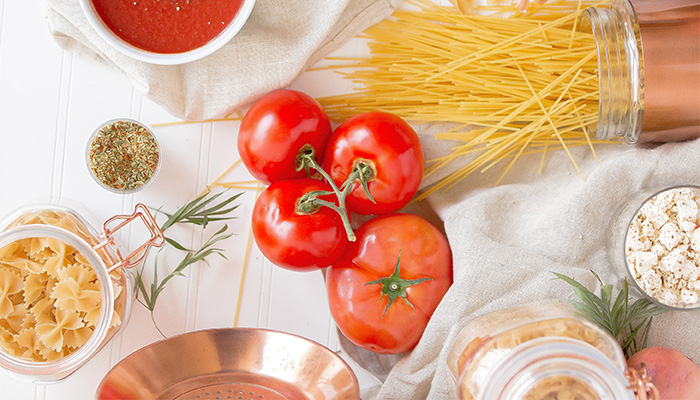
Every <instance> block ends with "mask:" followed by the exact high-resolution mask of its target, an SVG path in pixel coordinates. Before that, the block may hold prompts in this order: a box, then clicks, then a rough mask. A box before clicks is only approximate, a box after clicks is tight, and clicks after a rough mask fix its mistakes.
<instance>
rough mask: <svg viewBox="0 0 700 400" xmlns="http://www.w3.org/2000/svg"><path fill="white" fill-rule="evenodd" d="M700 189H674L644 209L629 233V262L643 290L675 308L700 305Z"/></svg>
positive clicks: (653, 200) (629, 229) (631, 225)
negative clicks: (699, 224)
mask: <svg viewBox="0 0 700 400" xmlns="http://www.w3.org/2000/svg"><path fill="white" fill-rule="evenodd" d="M699 222H700V190H698V189H696V188H691V187H687V188H674V189H669V190H666V191H664V192H661V193H659V194H658V195H656V196H654V197H653V198H651V199H649V201H647V202H646V203H645V204H644V205H642V207H640V209H639V212H638V213H637V215H635V217H634V218H633V220H632V221H631V222H630V225H629V227H628V230H627V237H626V241H625V248H626V254H625V256H626V259H627V264H628V266H629V268H630V271H631V273H632V275H633V276H634V278H635V281H636V282H637V284H638V285H639V287H640V288H641V289H642V290H643V291H644V292H646V293H647V294H648V295H649V296H651V297H653V298H654V299H656V300H658V301H659V302H661V303H663V304H666V305H669V306H671V307H694V306H697V305H698V304H700V300H699V299H698V297H699V296H700V226H698V223H699Z"/></svg>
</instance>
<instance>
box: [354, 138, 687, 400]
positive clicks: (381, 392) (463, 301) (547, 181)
mask: <svg viewBox="0 0 700 400" xmlns="http://www.w3.org/2000/svg"><path fill="white" fill-rule="evenodd" d="M698 129H700V127H698ZM422 140H423V143H424V146H425V149H424V150H425V152H426V153H427V154H426V159H430V158H432V157H435V156H436V155H438V154H445V151H446V148H445V147H444V146H445V144H442V145H441V144H436V143H435V140H431V139H430V135H428V134H425V133H423V134H422ZM596 150H597V154H598V157H599V162H596V160H595V158H594V157H593V155H592V152H591V151H590V150H589V149H587V148H576V149H572V153H573V155H574V158H575V159H576V161H577V163H578V165H579V167H580V168H581V171H582V172H583V175H584V177H585V178H586V180H585V181H584V180H583V179H582V178H581V176H580V175H579V174H578V172H577V171H576V169H575V168H574V166H573V164H572V163H571V161H570V160H569V158H568V157H567V155H566V154H565V153H564V152H563V151H556V152H551V153H549V154H548V155H547V156H546V159H545V163H544V169H543V171H542V174H538V173H537V169H538V167H539V164H540V156H538V155H534V156H529V157H527V158H524V159H522V160H521V161H519V162H518V163H516V164H515V167H514V168H513V170H511V171H510V172H509V174H508V175H506V178H505V179H504V181H503V182H502V184H501V185H499V186H494V183H495V182H496V179H497V178H498V176H500V173H501V170H494V171H489V172H487V173H484V174H475V175H472V176H470V177H467V178H466V179H465V180H464V181H462V182H461V183H460V184H459V185H458V186H457V187H455V188H453V189H451V190H450V191H448V192H446V193H435V194H434V195H432V196H431V197H429V198H428V200H429V202H430V204H431V206H432V207H433V208H434V209H435V211H436V212H437V214H438V215H439V216H440V218H441V219H442V220H443V221H445V230H446V233H447V237H448V239H449V241H450V245H451V247H452V252H453V257H454V284H453V285H452V287H451V288H450V290H449V291H448V292H447V294H446V295H445V297H444V299H443V301H442V302H441V303H440V305H439V306H438V308H437V310H436V311H435V314H434V315H433V317H432V319H431V320H430V323H429V324H428V327H427V329H426V331H425V334H424V336H423V338H422V339H421V341H420V342H419V343H418V345H417V347H416V348H415V349H414V350H413V351H412V352H410V353H407V354H404V355H402V356H399V357H396V356H394V357H388V356H378V355H374V354H371V353H370V352H366V351H362V350H358V349H357V348H354V347H352V346H350V345H348V343H347V342H343V345H344V348H346V349H347V351H348V352H349V353H350V354H351V355H352V356H353V357H354V358H356V359H359V360H362V363H363V364H364V365H367V366H368V368H369V369H370V370H371V371H373V372H374V373H375V374H376V375H377V376H378V377H380V378H382V379H385V381H384V384H383V385H382V386H381V388H375V390H370V391H367V392H366V393H364V396H363V398H364V399H370V398H376V399H392V400H394V399H425V398H428V399H448V398H455V397H451V396H455V392H454V383H453V381H452V378H451V376H450V372H449V369H448V368H447V364H446V360H447V355H448V353H449V350H450V347H451V345H452V342H453V341H454V339H455V337H456V336H457V334H458V333H459V331H460V329H461V328H462V327H463V326H464V325H465V324H466V323H467V322H468V321H470V320H471V319H473V318H474V317H476V316H479V315H482V314H485V313H488V312H492V311H497V310H501V309H504V308H509V307H512V306H516V305H519V304H523V303H526V302H531V301H536V300H541V299H545V298H552V299H559V300H564V301H568V300H571V299H575V296H574V295H573V292H572V290H571V287H570V286H569V285H568V284H566V283H565V282H563V281H561V280H558V279H553V278H554V275H552V273H551V271H554V272H559V273H562V274H565V275H568V276H572V277H574V278H575V279H577V280H578V281H579V282H581V283H582V284H584V285H585V286H587V287H588V288H589V289H591V290H593V289H595V292H596V293H599V292H598V289H599V287H600V285H599V284H598V282H597V281H596V279H595V277H594V276H593V275H592V274H591V273H590V272H589V271H590V270H593V271H595V272H596V273H597V274H599V275H600V277H601V278H602V280H603V281H604V282H605V283H614V284H615V288H616V289H618V288H619V287H620V283H621V279H622V278H621V277H622V276H623V274H624V272H622V271H620V270H614V269H613V267H612V263H611V262H610V260H609V258H608V251H607V249H606V242H607V238H608V235H609V234H615V235H622V234H623V232H610V230H609V229H608V228H609V225H610V223H611V221H612V220H613V219H614V218H615V216H616V213H617V212H618V211H619V208H620V207H621V206H622V205H623V204H624V203H625V202H626V201H627V200H628V199H630V198H631V197H632V196H633V194H635V193H636V192H638V191H640V190H642V189H646V188H655V187H660V188H663V187H668V186H672V185H676V184H695V185H698V184H700V140H694V141H688V142H683V143H666V144H648V145H623V144H611V145H599V146H597V147H596ZM435 179H436V178H432V179H430V181H429V182H427V183H430V182H432V181H434V180H435ZM633 296H635V298H637V297H639V296H638V295H637V294H636V293H634V294H633ZM648 345H649V346H654V345H664V346H671V347H674V348H676V349H678V350H680V351H682V352H683V353H684V354H686V355H687V356H688V357H690V358H691V359H692V360H693V361H694V362H695V363H696V364H697V363H700V311H674V312H667V313H665V314H662V315H660V316H657V317H655V318H654V323H653V325H652V328H651V333H650V337H649V342H648ZM397 360H398V362H396V361H397ZM395 362H396V364H395V365H394V363H395ZM392 366H393V367H392ZM377 392H378V393H377Z"/></svg>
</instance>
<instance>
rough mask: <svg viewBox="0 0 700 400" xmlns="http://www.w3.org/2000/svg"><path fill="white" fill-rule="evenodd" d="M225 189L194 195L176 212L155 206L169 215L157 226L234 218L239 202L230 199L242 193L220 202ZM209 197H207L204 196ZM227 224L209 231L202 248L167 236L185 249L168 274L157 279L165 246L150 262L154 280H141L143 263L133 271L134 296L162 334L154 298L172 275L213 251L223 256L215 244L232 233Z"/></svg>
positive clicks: (171, 245) (204, 258) (168, 240)
mask: <svg viewBox="0 0 700 400" xmlns="http://www.w3.org/2000/svg"><path fill="white" fill-rule="evenodd" d="M224 193H226V192H221V193H217V194H215V195H213V196H210V197H208V195H209V192H207V193H204V194H203V195H201V196H199V197H197V198H196V199H194V200H192V201H190V202H189V203H187V204H185V205H184V206H182V207H180V208H179V209H178V210H177V211H176V212H175V213H173V214H168V213H166V212H164V211H161V210H160V209H157V210H156V212H157V213H158V214H163V215H165V216H167V217H168V219H167V220H166V221H165V222H164V223H163V224H162V225H161V226H160V229H161V230H162V231H163V232H164V233H165V231H166V230H167V229H168V228H170V227H172V226H174V225H177V224H194V225H198V226H201V227H202V228H206V226H207V224H209V222H214V221H226V220H230V219H233V218H235V217H234V216H232V215H230V214H231V212H233V211H234V210H235V209H236V208H238V205H233V202H234V201H235V200H236V199H238V197H239V196H240V195H241V193H238V194H235V195H233V196H230V197H227V198H225V199H223V200H221V201H219V202H217V200H218V199H219V197H221V196H222V195H223V194H224ZM207 197H208V198H207ZM227 230H228V225H224V226H223V227H222V228H221V229H219V230H218V231H216V232H215V233H214V234H212V235H211V236H210V237H209V239H208V240H207V241H206V242H205V243H204V245H202V247H201V248H199V249H197V250H192V249H188V248H186V247H184V246H182V245H181V244H180V243H178V242H177V241H175V240H174V239H172V238H170V237H168V236H166V237H165V241H166V243H168V244H169V245H170V247H172V248H174V249H176V250H178V251H182V252H185V257H184V258H183V259H182V261H180V262H179V263H178V265H177V266H176V267H175V269H173V270H172V271H171V272H170V273H169V274H167V275H166V276H165V277H164V278H163V279H161V280H159V279H158V255H159V254H160V252H161V251H163V250H164V249H165V248H167V247H162V248H161V249H160V250H159V251H158V253H157V254H156V256H155V261H154V263H153V281H152V282H151V284H150V285H147V284H146V283H144V275H143V273H144V268H145V266H146V263H144V264H143V266H142V267H141V269H140V270H139V271H137V273H136V288H137V296H136V299H137V300H138V302H139V303H141V304H142V305H143V306H144V307H146V309H148V311H150V313H151V320H152V321H153V324H154V325H155V327H156V329H157V330H158V332H160V334H161V335H163V332H162V331H161V330H160V328H159V327H158V324H157V323H156V321H155V318H154V315H153V312H154V310H155V307H156V301H157V300H158V296H159V295H160V293H161V292H162V291H163V289H165V285H166V284H167V283H168V281H170V280H171V279H172V278H174V277H176V276H184V274H183V271H184V270H185V269H187V267H189V266H191V265H193V264H196V263H198V262H200V261H203V262H205V263H207V264H209V262H208V257H210V256H212V255H218V256H220V257H223V258H224V259H226V256H225V255H224V253H223V249H221V248H219V247H216V244H217V243H219V242H221V241H223V240H226V239H228V238H230V237H231V236H233V234H232V233H227ZM163 336H165V335H163Z"/></svg>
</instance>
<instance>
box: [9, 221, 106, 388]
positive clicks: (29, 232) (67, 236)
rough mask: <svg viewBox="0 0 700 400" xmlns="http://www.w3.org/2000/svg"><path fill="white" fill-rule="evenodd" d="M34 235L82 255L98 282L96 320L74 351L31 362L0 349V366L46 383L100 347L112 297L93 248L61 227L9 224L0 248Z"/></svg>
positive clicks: (80, 363) (104, 266) (102, 267)
mask: <svg viewBox="0 0 700 400" xmlns="http://www.w3.org/2000/svg"><path fill="white" fill-rule="evenodd" d="M35 237H50V238H53V239H58V240H61V241H63V242H64V243H66V244H68V245H70V246H72V247H73V248H75V250H77V251H78V252H80V253H81V254H82V255H83V256H85V258H86V259H87V260H88V262H89V263H90V266H91V267H92V269H93V271H94V272H95V275H96V276H97V279H98V281H99V283H100V295H101V301H102V302H101V306H100V316H99V320H98V322H97V324H96V326H95V330H94V331H93V333H92V334H91V335H90V338H89V339H88V340H87V342H85V343H84V344H83V345H82V346H80V347H79V348H78V349H77V350H76V351H75V352H73V353H71V354H69V355H67V356H65V357H61V358H60V359H58V360H54V361H46V362H32V361H25V360H21V359H18V358H16V357H12V356H10V355H8V354H6V353H5V352H3V351H1V350H0V367H3V368H5V369H6V370H7V371H8V372H11V373H14V374H16V375H18V376H20V377H25V378H31V379H32V380H33V381H35V382H50V381H55V380H56V379H55V378H54V377H57V376H64V375H65V373H66V372H67V371H71V372H72V371H74V370H76V369H77V368H79V367H80V366H82V365H83V364H84V363H86V362H87V361H88V360H89V359H90V357H92V356H93V355H94V354H95V353H96V352H97V351H98V350H99V349H100V347H101V345H102V342H103V340H104V339H105V337H106V336H107V334H108V331H109V328H110V326H111V322H112V315H111V312H112V310H113V308H114V302H115V296H114V288H113V287H112V283H111V282H112V280H111V277H110V276H109V273H108V272H107V266H106V265H105V263H104V261H103V260H102V258H101V257H100V256H99V255H98V253H97V251H96V250H94V249H93V248H92V247H91V246H90V244H89V243H87V242H86V241H85V240H84V239H83V238H81V237H80V236H78V235H76V234H74V233H73V232H70V231H68V230H66V229H64V228H60V227H56V226H51V225H39V224H32V225H23V226H18V227H13V228H10V229H9V230H7V231H5V232H2V233H0V248H3V247H5V246H7V245H9V244H11V243H14V242H16V241H18V240H22V239H28V238H35ZM65 376H67V375H65Z"/></svg>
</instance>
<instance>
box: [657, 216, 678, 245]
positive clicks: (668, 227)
mask: <svg viewBox="0 0 700 400" xmlns="http://www.w3.org/2000/svg"><path fill="white" fill-rule="evenodd" d="M659 242H661V244H663V245H664V246H665V247H666V248H667V249H669V250H672V249H673V248H674V247H676V246H677V245H678V243H680V242H681V231H680V230H678V226H676V224H674V223H673V222H671V221H669V222H666V223H665V224H664V226H662V227H661V231H660V232H659Z"/></svg>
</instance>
